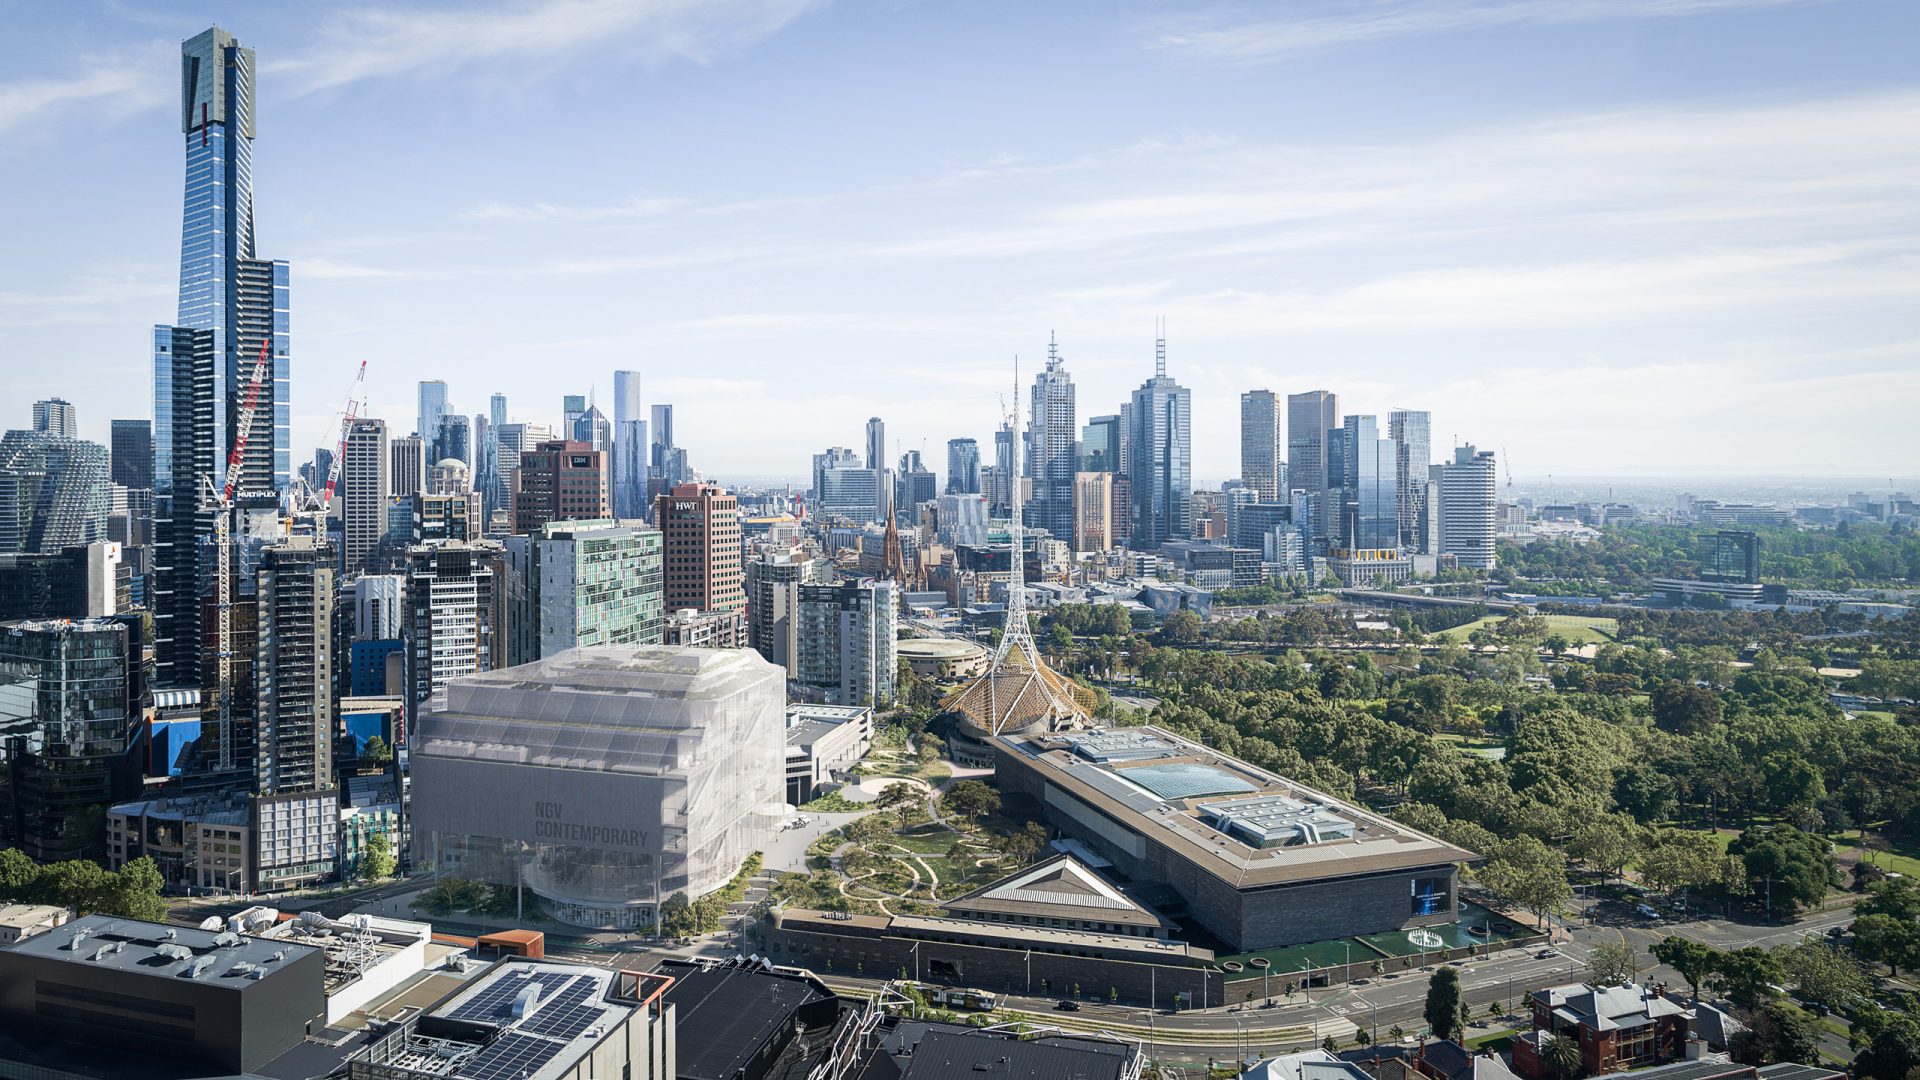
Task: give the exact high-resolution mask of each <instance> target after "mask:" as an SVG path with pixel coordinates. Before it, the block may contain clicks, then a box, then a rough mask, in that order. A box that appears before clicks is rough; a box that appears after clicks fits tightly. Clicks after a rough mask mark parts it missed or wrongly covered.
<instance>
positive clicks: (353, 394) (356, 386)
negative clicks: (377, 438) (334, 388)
mask: <svg viewBox="0 0 1920 1080" xmlns="http://www.w3.org/2000/svg"><path fill="white" fill-rule="evenodd" d="M366 385H367V362H366V361H365V360H362V361H360V370H359V372H358V373H356V374H355V375H354V377H353V386H352V388H351V389H349V390H348V391H347V406H346V408H345V409H343V410H341V412H340V444H339V445H338V446H337V447H335V448H334V451H333V461H332V463H331V464H329V465H328V466H327V485H326V487H324V488H322V489H321V491H320V512H321V513H322V514H324V513H326V512H327V509H328V508H329V507H331V506H332V505H333V489H334V487H335V486H336V485H338V484H339V483H340V464H341V462H344V461H345V460H347V432H349V431H352V430H353V421H354V418H355V417H357V416H359V415H360V395H361V392H362V391H363V390H364V389H365V388H366Z"/></svg>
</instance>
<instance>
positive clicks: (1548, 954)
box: [1533, 949, 1560, 960]
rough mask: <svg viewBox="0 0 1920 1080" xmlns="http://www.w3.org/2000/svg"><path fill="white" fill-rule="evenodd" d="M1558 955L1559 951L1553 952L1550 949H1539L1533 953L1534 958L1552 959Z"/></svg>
mask: <svg viewBox="0 0 1920 1080" xmlns="http://www.w3.org/2000/svg"><path fill="white" fill-rule="evenodd" d="M1559 955H1560V954H1559V953H1557V952H1554V951H1553V950H1552V949H1541V950H1540V951H1539V952H1537V953H1534V954H1533V958H1534V959H1535V960H1552V959H1553V958H1554V957H1556V956H1559Z"/></svg>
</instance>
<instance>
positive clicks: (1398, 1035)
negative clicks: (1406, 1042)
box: [1387, 1024, 1407, 1042]
mask: <svg viewBox="0 0 1920 1080" xmlns="http://www.w3.org/2000/svg"><path fill="white" fill-rule="evenodd" d="M1406 1037H1407V1029H1406V1028H1403V1027H1401V1026H1400V1025H1399V1024H1395V1025H1393V1026H1392V1027H1390V1028H1388V1029H1387V1039H1388V1040H1389V1041H1391V1042H1400V1041H1401V1040H1403V1039H1405V1038H1406Z"/></svg>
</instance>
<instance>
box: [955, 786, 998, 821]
mask: <svg viewBox="0 0 1920 1080" xmlns="http://www.w3.org/2000/svg"><path fill="white" fill-rule="evenodd" d="M940 804H941V805H942V806H943V807H945V808H946V810H947V811H948V812H949V813H952V814H957V815H959V816H961V817H969V818H979V817H986V816H987V815H988V814H995V813H998V812H999V811H1000V793H999V792H997V791H995V790H993V788H991V787H989V786H987V785H986V784H985V783H983V782H981V781H979V780H961V781H957V782H956V783H955V784H954V785H953V786H952V787H950V788H948V789H947V793H946V794H945V795H942V796H940Z"/></svg>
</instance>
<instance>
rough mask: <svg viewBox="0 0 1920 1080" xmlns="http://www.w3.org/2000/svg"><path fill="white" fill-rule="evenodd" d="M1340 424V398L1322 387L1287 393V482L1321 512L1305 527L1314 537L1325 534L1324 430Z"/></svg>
mask: <svg viewBox="0 0 1920 1080" xmlns="http://www.w3.org/2000/svg"><path fill="white" fill-rule="evenodd" d="M1339 423H1340V399H1339V397H1338V396H1337V395H1335V394H1333V393H1330V392H1328V391H1326V390H1309V391H1307V392H1306V393H1304V394H1288V395H1287V485H1288V487H1289V488H1290V489H1292V490H1296V491H1304V492H1307V493H1308V494H1310V495H1311V496H1313V498H1314V500H1315V501H1316V503H1317V504H1318V505H1319V506H1320V507H1321V508H1322V512H1321V513H1320V514H1319V515H1318V517H1317V519H1316V520H1315V521H1313V522H1312V523H1311V524H1310V525H1309V527H1310V528H1311V529H1312V530H1313V536H1314V538H1315V539H1317V540H1325V539H1326V538H1327V537H1328V535H1329V532H1328V519H1329V518H1336V519H1337V518H1338V515H1337V514H1330V513H1327V512H1326V511H1325V508H1326V506H1327V505H1328V502H1327V469H1328V465H1329V463H1328V460H1327V433H1328V432H1330V431H1332V430H1333V429H1334V428H1335V427H1337V426H1338V425H1339Z"/></svg>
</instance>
